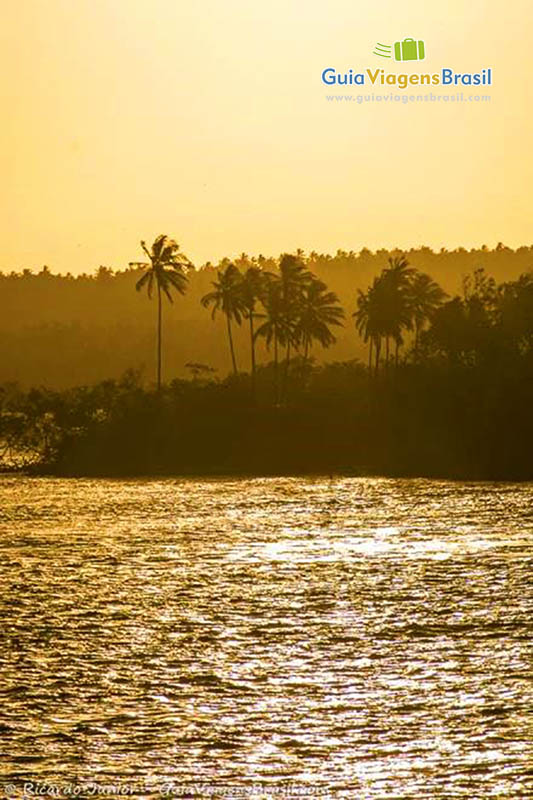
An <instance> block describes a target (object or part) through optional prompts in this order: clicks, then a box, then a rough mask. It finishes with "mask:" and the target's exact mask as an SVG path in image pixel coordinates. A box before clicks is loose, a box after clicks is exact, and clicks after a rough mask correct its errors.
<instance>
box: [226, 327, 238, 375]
mask: <svg viewBox="0 0 533 800" xmlns="http://www.w3.org/2000/svg"><path fill="white" fill-rule="evenodd" d="M226 322H227V323H228V339H229V349H230V350H231V362H232V364H233V374H234V375H236V374H237V362H236V360H235V349H234V347H233V335H232V333H231V321H230V318H229V314H226Z"/></svg>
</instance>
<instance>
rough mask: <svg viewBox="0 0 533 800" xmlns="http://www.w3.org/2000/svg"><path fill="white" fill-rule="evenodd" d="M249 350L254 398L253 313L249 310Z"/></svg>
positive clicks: (253, 394)
mask: <svg viewBox="0 0 533 800" xmlns="http://www.w3.org/2000/svg"><path fill="white" fill-rule="evenodd" d="M250 352H251V356H252V396H253V397H254V398H255V338H254V315H253V313H252V312H251V311H250Z"/></svg>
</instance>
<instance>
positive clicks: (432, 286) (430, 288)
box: [409, 272, 448, 354]
mask: <svg viewBox="0 0 533 800" xmlns="http://www.w3.org/2000/svg"><path fill="white" fill-rule="evenodd" d="M447 296H448V295H447V294H446V292H445V291H444V290H443V289H441V287H440V286H439V284H438V283H436V282H435V281H434V280H433V278H431V277H430V276H429V275H426V273H424V272H417V273H416V274H415V275H414V277H413V279H412V280H411V283H410V286H409V304H410V312H411V316H412V320H413V325H414V329H415V344H414V351H415V354H417V353H418V342H419V339H420V333H421V332H422V330H423V328H424V325H425V324H426V322H428V321H429V320H430V319H431V318H432V316H433V314H434V313H435V311H436V310H437V308H439V306H441V305H442V303H443V302H444V300H445V299H446V297H447Z"/></svg>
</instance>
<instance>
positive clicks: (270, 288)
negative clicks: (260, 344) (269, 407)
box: [255, 275, 291, 403]
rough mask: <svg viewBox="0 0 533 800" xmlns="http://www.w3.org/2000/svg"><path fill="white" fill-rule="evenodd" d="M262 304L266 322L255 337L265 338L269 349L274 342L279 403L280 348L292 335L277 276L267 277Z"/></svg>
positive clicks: (275, 374) (276, 388)
mask: <svg viewBox="0 0 533 800" xmlns="http://www.w3.org/2000/svg"><path fill="white" fill-rule="evenodd" d="M261 302H262V303H263V306H264V308H265V321H264V322H263V323H262V324H261V325H260V326H259V328H258V329H257V330H256V332H255V337H256V338H258V337H260V336H263V337H264V339H265V341H266V345H267V347H270V345H271V343H272V342H274V381H275V394H276V403H279V399H280V393H279V354H278V347H279V346H280V345H281V346H283V345H284V344H286V343H287V339H288V337H289V336H290V335H291V328H290V324H289V322H288V320H287V315H286V314H285V305H284V303H283V298H282V290H281V281H280V279H279V277H278V276H277V275H269V276H268V277H266V280H265V283H264V286H263V290H262V297H261Z"/></svg>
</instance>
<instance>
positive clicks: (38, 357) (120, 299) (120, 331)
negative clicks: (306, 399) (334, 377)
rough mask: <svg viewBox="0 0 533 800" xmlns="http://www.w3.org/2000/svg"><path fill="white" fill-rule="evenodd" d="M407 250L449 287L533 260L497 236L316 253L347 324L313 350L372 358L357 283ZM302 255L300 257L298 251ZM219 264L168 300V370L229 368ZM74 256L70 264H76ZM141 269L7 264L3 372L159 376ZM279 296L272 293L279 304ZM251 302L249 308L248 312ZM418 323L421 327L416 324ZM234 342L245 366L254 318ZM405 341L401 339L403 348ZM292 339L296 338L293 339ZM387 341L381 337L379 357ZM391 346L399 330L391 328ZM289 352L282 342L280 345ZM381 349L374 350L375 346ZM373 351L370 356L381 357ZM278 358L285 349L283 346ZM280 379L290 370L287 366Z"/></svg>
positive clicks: (77, 380) (53, 378)
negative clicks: (489, 240) (206, 300)
mask: <svg viewBox="0 0 533 800" xmlns="http://www.w3.org/2000/svg"><path fill="white" fill-rule="evenodd" d="M402 256H405V258H406V259H407V261H408V262H409V265H410V266H411V267H412V268H414V269H416V270H417V271H419V272H421V273H424V274H426V275H429V276H431V280H432V281H434V282H435V283H436V284H438V285H439V286H440V287H441V288H442V290H444V291H445V292H447V293H448V295H450V297H453V296H454V295H457V294H458V293H460V292H461V291H462V288H461V287H462V281H463V278H464V277H465V276H466V275H468V274H471V273H472V272H473V271H474V270H475V269H478V268H480V267H483V268H484V270H485V272H486V273H487V274H488V275H491V276H492V277H493V278H494V279H495V280H496V282H497V283H502V282H506V281H512V280H516V279H518V278H519V276H520V275H522V274H524V273H526V272H528V271H529V270H530V269H531V268H532V266H533V248H530V247H521V248H519V249H518V250H511V249H509V248H507V247H505V246H503V245H500V246H499V247H498V248H496V249H494V250H488V249H487V248H481V249H477V250H471V251H467V250H465V249H462V248H460V249H458V250H454V251H447V250H443V251H440V252H433V251H432V250H430V249H429V248H425V247H421V248H417V249H413V250H410V251H405V252H400V251H387V250H380V251H377V252H375V253H371V252H370V251H369V250H366V249H363V250H362V251H360V252H358V253H355V252H345V251H338V252H337V253H336V254H335V255H324V254H319V253H309V254H307V255H306V256H305V269H306V270H308V271H309V272H312V273H313V274H314V275H315V276H316V278H317V279H318V280H321V281H322V282H323V284H325V286H327V287H328V288H327V290H328V291H331V292H333V293H334V294H335V295H336V296H337V297H338V298H339V302H340V305H341V306H342V308H343V309H344V311H345V314H346V320H345V324H344V327H340V326H337V327H336V328H335V329H334V335H335V338H336V341H335V343H333V344H332V345H331V346H330V347H328V348H327V350H322V348H320V347H318V348H313V356H314V358H316V359H317V360H318V361H319V362H322V361H324V360H326V359H327V360H331V361H333V360H337V361H345V360H349V359H352V358H354V357H358V358H360V359H361V360H363V359H364V360H365V361H366V360H367V359H368V350H369V346H368V341H367V343H366V344H365V342H364V341H363V339H362V338H360V337H359V336H356V335H355V334H354V327H353V322H352V321H351V315H352V314H353V313H354V312H355V311H356V309H357V291H358V289H360V290H361V291H362V292H367V290H368V288H369V286H370V285H371V284H372V282H373V280H374V278H375V277H377V276H378V275H379V274H380V273H381V271H382V269H383V268H384V267H385V266H386V265H387V264H388V260H389V258H393V259H394V258H400V257H402ZM299 257H302V254H300V256H299ZM227 263H229V260H224V261H223V262H221V264H219V265H218V266H214V265H212V264H207V265H203V266H201V267H199V268H197V269H195V270H188V271H187V277H188V284H187V290H186V293H185V294H184V295H183V296H182V297H179V300H178V301H176V302H175V303H174V304H172V305H171V304H170V303H166V304H165V306H164V308H163V342H164V347H163V353H164V362H163V363H164V375H163V378H164V379H165V380H169V379H172V378H173V377H175V376H179V377H185V376H186V375H188V370H187V368H186V366H185V365H186V364H187V363H190V362H198V363H202V364H206V365H208V366H210V367H212V368H214V369H216V370H217V374H219V375H221V376H223V375H225V374H226V373H227V372H228V370H229V369H231V366H232V365H231V361H230V360H229V358H228V343H227V323H226V319H225V317H224V315H220V314H217V317H216V320H215V322H214V323H213V324H209V320H208V316H206V311H205V310H204V309H203V308H202V306H201V304H200V300H201V298H202V297H203V296H205V295H206V294H208V293H209V292H211V291H212V290H213V286H212V283H213V281H214V280H217V271H218V270H219V269H224V268H225V266H226V265H227ZM232 263H234V264H235V266H236V267H237V268H238V269H239V270H240V272H241V273H242V274H243V275H244V274H245V273H246V272H247V270H248V269H255V270H260V271H261V272H263V273H264V272H270V273H272V274H278V272H279V259H273V258H266V257H263V256H257V257H252V256H247V255H246V254H241V255H240V256H239V257H238V258H235V259H233V260H232ZM74 266H75V265H73V267H74ZM142 275H143V272H142V270H138V269H136V268H134V267H128V268H126V269H119V270H112V269H110V268H109V267H106V266H102V267H100V268H99V269H98V270H97V271H95V273H94V274H92V275H79V276H72V275H55V274H54V273H53V272H52V271H51V270H50V269H49V268H47V267H44V268H37V269H34V270H29V269H25V270H23V271H22V272H10V273H8V272H2V273H0V302H1V308H2V313H1V315H0V382H5V381H17V382H19V383H20V384H21V385H22V386H26V387H29V386H34V385H40V384H44V385H47V386H50V387H55V388H66V387H69V386H75V385H79V384H84V383H93V382H95V381H100V380H104V379H111V378H113V377H116V376H117V375H120V374H122V373H123V372H124V371H125V370H127V369H129V368H135V369H138V370H141V371H142V374H143V375H144V378H145V380H146V381H147V382H148V383H150V382H152V381H154V382H155V381H156V380H157V361H156V346H157V345H156V335H155V331H156V324H157V309H156V304H155V298H154V302H148V301H147V299H146V296H145V295H144V292H139V293H137V292H135V291H134V290H132V286H133V285H134V284H135V282H136V281H138V280H139V279H140V278H141V277H142ZM275 302H276V297H275V293H273V294H272V295H271V297H270V303H271V309H272V311H273V312H274V311H275ZM247 313H248V312H246V314H247ZM252 313H253V314H254V315H255V316H253V318H252V320H251V322H252V326H253V330H254V333H255V330H256V329H257V328H258V327H260V326H261V325H262V324H263V323H264V322H265V320H264V319H262V318H261V317H258V316H257V314H259V313H263V309H262V308H260V304H256V307H255V309H254V311H253V312H252ZM419 332H420V331H419ZM415 333H416V331H415V330H413V331H407V330H404V332H403V334H402V336H403V338H404V339H405V340H406V342H407V340H409V341H411V339H412V338H413V337H414V336H415ZM232 335H233V343H234V347H235V349H236V358H237V359H239V354H241V355H240V358H241V359H242V361H241V363H237V366H238V368H239V369H242V370H245V369H246V370H249V369H250V360H251V359H250V318H249V317H248V316H247V317H246V321H245V322H243V324H241V325H240V326H239V325H233V324H232ZM270 342H271V347H270V349H269V348H268V346H267V344H268V337H267V336H260V337H258V338H257V339H255V347H254V357H255V360H256V363H257V364H258V365H259V364H264V363H265V362H267V361H270V360H271V359H272V358H273V355H274V353H273V339H270ZM406 346H407V345H406V344H405V343H404V344H402V343H398V347H399V352H400V355H401V353H402V352H403V351H405V348H406ZM291 349H292V348H291ZM385 349H386V343H385V340H382V351H381V353H380V361H381V360H382V359H383V354H384V350H385ZM389 349H390V351H391V353H392V354H393V353H394V352H395V349H396V340H394V339H393V338H389ZM283 354H284V355H286V354H285V351H284V350H283ZM374 355H375V354H374ZM374 355H373V358H374ZM279 356H280V360H281V358H282V353H281V352H280V353H279ZM281 373H282V374H281V376H280V379H282V378H283V370H281Z"/></svg>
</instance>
